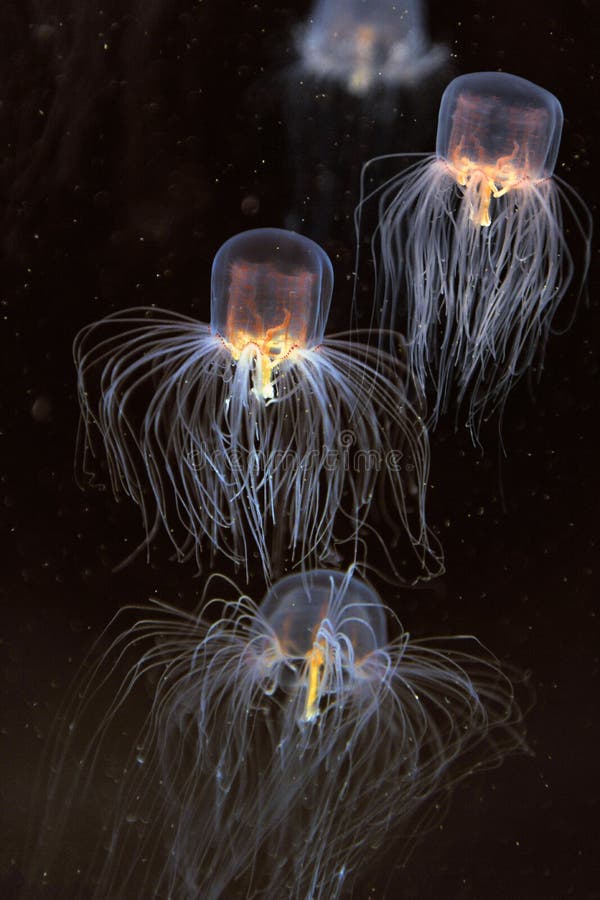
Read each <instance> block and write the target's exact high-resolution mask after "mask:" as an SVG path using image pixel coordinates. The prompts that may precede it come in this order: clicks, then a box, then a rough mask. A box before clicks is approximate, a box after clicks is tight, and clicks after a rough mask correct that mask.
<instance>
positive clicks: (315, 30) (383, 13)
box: [300, 0, 445, 96]
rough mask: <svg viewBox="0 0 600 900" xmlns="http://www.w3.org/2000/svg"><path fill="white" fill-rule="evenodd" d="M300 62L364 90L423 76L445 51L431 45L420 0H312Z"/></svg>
mask: <svg viewBox="0 0 600 900" xmlns="http://www.w3.org/2000/svg"><path fill="white" fill-rule="evenodd" d="M300 54H301V58H302V67H303V69H305V70H306V71H307V72H310V73H312V74H314V75H315V76H316V77H318V78H326V79H333V80H335V81H338V82H340V83H342V84H343V85H344V87H345V89H346V90H347V91H349V92H350V93H353V94H356V95H358V96H364V95H365V94H367V93H369V91H371V90H372V89H373V88H374V87H376V86H377V85H383V86H385V87H394V86H399V85H405V84H407V83H411V82H415V81H417V80H419V79H423V78H425V77H426V76H427V75H429V74H430V73H431V72H433V71H435V69H437V68H439V66H440V65H441V63H442V62H443V60H444V57H445V53H444V51H443V49H442V48H441V47H431V46H429V42H428V40H427V34H426V31H425V25H424V22H423V3H422V2H421V0H410V2H407V3H403V4H402V5H395V4H394V3H391V2H390V0H317V3H316V4H315V8H314V11H313V13H312V15H311V17H310V20H309V23H308V25H306V26H305V28H304V30H303V32H302V35H301V39H300Z"/></svg>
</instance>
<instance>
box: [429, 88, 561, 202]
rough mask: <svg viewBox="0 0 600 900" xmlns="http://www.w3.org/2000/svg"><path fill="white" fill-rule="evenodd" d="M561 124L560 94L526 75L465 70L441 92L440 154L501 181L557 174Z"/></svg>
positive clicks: (455, 164)
mask: <svg viewBox="0 0 600 900" xmlns="http://www.w3.org/2000/svg"><path fill="white" fill-rule="evenodd" d="M562 125H563V112H562V107H561V105H560V102H559V101H558V99H557V98H556V97H555V96H554V94H551V93H550V92H549V91H546V90H544V88H541V87H539V86H538V85H536V84H533V83H532V82H531V81H527V80H526V79H525V78H520V77H519V76H518V75H511V74H509V73H506V72H474V73H470V74H468V75H460V76H459V77H458V78H455V79H454V80H453V81H451V82H450V84H449V85H448V87H447V88H446V90H445V91H444V94H443V96H442V101H441V105H440V112H439V119H438V132H437V147H436V153H437V156H438V157H439V158H442V159H444V160H445V161H446V162H448V163H449V164H450V166H451V167H453V168H455V169H457V170H464V169H465V168H466V167H467V166H468V165H471V166H474V167H478V168H479V169H483V171H484V173H485V174H486V175H487V176H489V178H491V179H492V180H494V181H495V182H496V184H498V183H499V184H507V186H508V187H511V186H515V187H516V186H517V185H518V184H522V182H523V180H524V179H530V180H532V181H537V180H540V179H543V178H549V177H551V176H552V174H553V172H554V168H555V166H556V160H557V157H558V150H559V146H560V138H561V132H562ZM510 181H512V182H514V183H513V184H508V182H510Z"/></svg>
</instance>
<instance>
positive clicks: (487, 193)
mask: <svg viewBox="0 0 600 900" xmlns="http://www.w3.org/2000/svg"><path fill="white" fill-rule="evenodd" d="M463 143H464V142H463V139H462V138H461V140H460V141H459V143H458V144H457V145H456V146H455V147H454V148H453V149H452V152H451V155H450V160H449V164H450V168H451V169H452V173H453V175H454V177H455V179H456V181H457V182H458V184H460V185H461V186H462V187H466V188H467V192H466V193H467V198H468V202H469V204H470V212H469V218H470V220H471V222H474V223H475V225H483V226H488V225H491V221H492V220H491V218H490V203H491V200H492V197H493V198H494V199H498V197H502V196H503V195H504V194H506V193H508V191H510V190H512V189H513V188H515V187H517V185H519V184H520V183H522V182H523V180H524V179H525V178H527V172H526V171H525V170H524V168H523V167H519V166H518V165H517V164H516V160H517V155H518V153H519V145H518V144H517V143H515V144H514V146H513V151H512V153H510V154H508V155H506V156H501V157H499V158H498V159H497V160H496V162H495V163H486V162H484V161H483V155H484V154H483V149H481V151H480V153H479V154H478V155H479V159H478V160H473V159H471V158H470V157H469V156H468V155H466V154H465V153H463Z"/></svg>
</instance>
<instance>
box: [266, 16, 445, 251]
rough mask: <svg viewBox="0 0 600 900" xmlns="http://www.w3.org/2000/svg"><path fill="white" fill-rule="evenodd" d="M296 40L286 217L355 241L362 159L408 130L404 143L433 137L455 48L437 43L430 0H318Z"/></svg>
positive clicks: (317, 232) (289, 83) (289, 69)
mask: <svg viewBox="0 0 600 900" xmlns="http://www.w3.org/2000/svg"><path fill="white" fill-rule="evenodd" d="M295 44H296V52H297V59H296V61H295V62H293V63H291V64H289V65H288V66H286V68H285V70H284V72H283V73H282V74H283V76H284V77H283V79H282V96H283V106H282V110H281V117H282V119H283V121H284V122H285V125H286V131H287V135H288V142H289V153H288V154H287V163H286V164H287V167H288V176H287V177H288V182H289V185H290V191H291V195H292V196H291V203H290V209H289V212H288V213H287V218H286V222H287V223H288V226H289V227H292V228H296V229H297V230H299V231H303V232H305V233H307V234H310V235H311V237H313V238H314V239H316V240H320V239H327V240H331V239H332V238H335V239H337V240H340V241H342V242H343V243H350V242H351V241H352V239H353V234H352V221H353V219H352V216H353V211H354V207H355V206H356V199H357V198H356V194H355V192H354V190H351V188H352V187H353V186H354V185H357V184H358V180H359V176H360V168H361V164H362V162H363V161H364V160H365V159H368V158H369V157H372V156H377V155H379V154H380V153H384V152H385V150H386V148H387V147H389V143H390V141H391V140H393V139H394V137H395V138H396V139H397V138H398V134H399V133H400V134H401V135H402V142H403V143H402V145H401V149H406V150H413V149H414V148H415V147H420V146H423V142H424V141H426V140H428V135H429V128H430V117H428V116H426V115H425V114H424V111H426V110H428V109H429V108H430V107H433V106H434V104H435V103H436V102H437V98H438V96H439V91H440V90H441V87H442V85H443V84H445V83H446V81H447V77H446V76H445V74H444V73H445V70H446V69H447V67H448V60H449V56H448V54H447V51H446V49H445V48H442V47H439V46H434V47H432V46H431V45H430V42H429V40H428V36H427V33H426V28H425V23H424V4H423V2H422V0H410V2H409V3H403V4H402V5H399V6H395V5H394V4H393V3H390V2H387V0H367V2H362V0H317V2H316V3H315V5H314V8H313V11H312V13H311V15H310V16H309V18H308V20H307V21H306V22H304V23H303V24H302V25H301V26H300V27H299V28H298V31H297V36H296V41H295ZM399 122H401V128H400V129H399V127H398V123H399ZM423 126H425V132H424V133H423ZM342 168H343V169H344V171H345V172H346V178H345V179H340V178H339V177H338V173H339V172H340V170H341V169H342Z"/></svg>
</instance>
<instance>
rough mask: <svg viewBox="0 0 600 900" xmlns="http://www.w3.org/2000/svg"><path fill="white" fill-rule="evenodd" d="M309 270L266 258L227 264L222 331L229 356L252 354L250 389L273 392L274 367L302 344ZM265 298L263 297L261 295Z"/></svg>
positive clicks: (311, 281)
mask: <svg viewBox="0 0 600 900" xmlns="http://www.w3.org/2000/svg"><path fill="white" fill-rule="evenodd" d="M313 286H314V274H313V273H311V272H298V273H292V274H285V273H282V272H279V271H278V270H277V269H276V268H275V267H274V266H273V265H271V264H256V263H247V262H236V263H234V264H233V266H232V272H231V284H230V298H229V307H228V311H227V324H226V335H224V336H223V340H224V342H225V344H226V346H227V348H228V350H229V352H230V353H231V356H232V358H233V359H234V360H236V361H238V360H240V359H241V358H242V356H243V355H244V354H247V353H250V354H251V356H252V357H253V359H254V372H253V388H252V389H253V391H254V393H255V394H256V395H257V396H260V397H262V398H263V399H266V400H270V399H272V398H273V396H274V389H273V383H272V377H273V370H274V369H275V368H276V367H277V366H278V365H280V364H281V363H282V362H283V361H284V360H285V359H286V358H287V357H289V356H290V354H291V353H292V352H293V351H294V350H295V349H297V348H299V347H303V346H305V345H306V333H307V322H306V316H307V309H309V308H310V298H311V291H312V289H313ZM264 298H266V299H264Z"/></svg>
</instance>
